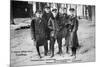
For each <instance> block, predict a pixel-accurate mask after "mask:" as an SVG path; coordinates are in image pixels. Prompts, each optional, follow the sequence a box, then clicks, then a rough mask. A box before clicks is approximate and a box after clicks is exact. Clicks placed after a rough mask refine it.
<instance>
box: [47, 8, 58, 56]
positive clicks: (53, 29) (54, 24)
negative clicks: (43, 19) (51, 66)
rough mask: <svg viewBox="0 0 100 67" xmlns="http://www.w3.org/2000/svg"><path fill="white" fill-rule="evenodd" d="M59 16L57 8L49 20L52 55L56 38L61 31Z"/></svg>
mask: <svg viewBox="0 0 100 67" xmlns="http://www.w3.org/2000/svg"><path fill="white" fill-rule="evenodd" d="M58 24H59V17H58V12H57V9H56V8H55V9H53V10H52V15H51V17H50V19H49V21H48V28H49V29H50V35H49V36H50V52H51V54H52V55H51V57H53V56H54V44H55V40H56V38H57V34H58V31H59V25H58Z"/></svg>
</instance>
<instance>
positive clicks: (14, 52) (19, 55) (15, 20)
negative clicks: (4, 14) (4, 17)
mask: <svg viewBox="0 0 100 67" xmlns="http://www.w3.org/2000/svg"><path fill="white" fill-rule="evenodd" d="M95 8H96V6H95V5H86V4H71V3H67V2H66V3H55V2H38V1H21V0H10V66H11V67H19V66H34V65H48V64H49V65H50V64H68V63H83V62H95V24H96V18H95V14H96V11H95Z"/></svg>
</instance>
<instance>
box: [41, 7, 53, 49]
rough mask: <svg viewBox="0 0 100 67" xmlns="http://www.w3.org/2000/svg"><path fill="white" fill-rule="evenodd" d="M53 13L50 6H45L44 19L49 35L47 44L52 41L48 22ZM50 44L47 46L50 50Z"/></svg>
mask: <svg viewBox="0 0 100 67" xmlns="http://www.w3.org/2000/svg"><path fill="white" fill-rule="evenodd" d="M51 15H52V13H51V11H50V6H45V7H44V12H43V16H42V17H43V19H45V24H46V35H47V42H48V40H50V29H49V28H48V20H49V18H50V17H51ZM48 46H49V44H48V45H47V49H48Z"/></svg>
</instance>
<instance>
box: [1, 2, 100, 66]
mask: <svg viewBox="0 0 100 67" xmlns="http://www.w3.org/2000/svg"><path fill="white" fill-rule="evenodd" d="M31 1H32V0H31ZM34 1H40V2H52V1H53V2H60V3H65V2H66V3H71V4H72V3H73V4H86V5H96V62H92V63H90V62H89V63H87V62H86V63H75V64H73V63H71V64H55V65H41V67H47V66H48V67H51V66H52V67H55V66H57V67H63V66H66V67H100V0H97V2H96V0H34ZM0 8H1V9H0V67H9V63H10V60H9V57H10V55H9V54H10V46H9V45H10V0H1V1H0ZM27 67H33V66H27ZM37 67H39V66H37Z"/></svg>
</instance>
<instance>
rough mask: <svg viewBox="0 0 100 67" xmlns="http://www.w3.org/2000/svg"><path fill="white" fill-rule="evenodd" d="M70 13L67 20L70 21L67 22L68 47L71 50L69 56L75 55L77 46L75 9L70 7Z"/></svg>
mask: <svg viewBox="0 0 100 67" xmlns="http://www.w3.org/2000/svg"><path fill="white" fill-rule="evenodd" d="M69 11H70V13H71V15H70V16H69V21H71V22H70V23H69V24H70V25H69V33H70V34H69V37H68V38H69V48H71V50H72V55H71V56H73V55H74V56H76V49H77V48H78V47H79V43H78V36H77V30H78V25H79V24H78V19H77V16H76V15H75V9H74V8H70V10H69Z"/></svg>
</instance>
